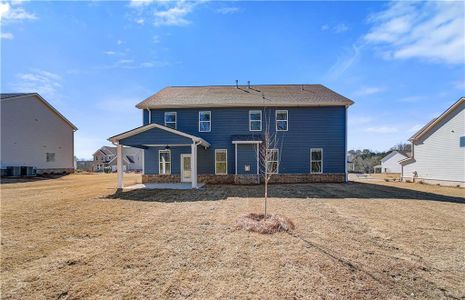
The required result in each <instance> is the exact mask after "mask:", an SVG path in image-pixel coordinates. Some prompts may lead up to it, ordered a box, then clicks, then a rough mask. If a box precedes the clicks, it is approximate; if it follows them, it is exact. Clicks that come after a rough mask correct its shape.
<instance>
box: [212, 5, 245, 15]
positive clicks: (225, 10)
mask: <svg viewBox="0 0 465 300" xmlns="http://www.w3.org/2000/svg"><path fill="white" fill-rule="evenodd" d="M240 11H241V9H240V8H239V7H234V6H230V7H221V8H218V9H217V10H216V12H217V13H219V14H222V15H231V14H237V13H238V12H240Z"/></svg>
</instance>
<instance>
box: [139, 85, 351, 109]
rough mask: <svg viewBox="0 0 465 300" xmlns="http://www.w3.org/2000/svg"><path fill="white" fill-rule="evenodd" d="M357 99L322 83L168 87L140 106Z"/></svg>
mask: <svg viewBox="0 0 465 300" xmlns="http://www.w3.org/2000/svg"><path fill="white" fill-rule="evenodd" d="M351 104H353V101H352V100H350V99H348V98H346V97H344V96H342V95H340V94H338V93H336V92H334V91H333V90H330V89H328V88H327V87H325V86H323V85H321V84H303V85H302V84H276V85H274V84H273V85H253V86H251V87H250V88H248V87H247V86H239V88H237V87H236V86H235V85H222V86H220V85H218V86H175V87H166V88H164V89H162V90H161V91H159V92H158V93H156V94H154V95H152V96H150V97H148V98H147V99H145V100H144V101H142V102H141V103H139V104H137V105H136V107H137V108H141V109H144V108H174V107H221V106H226V107H228V106H229V107H231V106H234V107H240V106H248V107H250V106H256V107H264V106H346V105H351Z"/></svg>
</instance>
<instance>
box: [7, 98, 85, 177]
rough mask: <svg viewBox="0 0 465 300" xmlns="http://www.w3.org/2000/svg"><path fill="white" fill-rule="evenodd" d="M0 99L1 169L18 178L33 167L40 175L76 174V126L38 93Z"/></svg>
mask: <svg viewBox="0 0 465 300" xmlns="http://www.w3.org/2000/svg"><path fill="white" fill-rule="evenodd" d="M0 98H1V117H2V118H1V119H2V120H1V134H2V135H1V167H2V169H4V170H5V169H7V170H5V171H6V172H8V173H9V174H8V175H18V176H19V175H30V174H26V172H28V171H27V170H28V169H32V168H35V169H36V170H37V173H38V174H45V173H47V174H62V173H71V172H73V171H74V132H75V131H76V130H77V128H76V126H74V125H73V124H72V123H71V122H70V121H68V119H66V118H65V117H64V116H63V115H62V114H61V113H60V112H58V111H57V110H56V109H55V108H54V107H53V106H52V105H50V103H48V102H47V101H46V100H45V99H44V98H42V97H41V96H40V95H39V94H37V93H14V94H1V97H0ZM27 167H30V168H27ZM2 173H4V172H2Z"/></svg>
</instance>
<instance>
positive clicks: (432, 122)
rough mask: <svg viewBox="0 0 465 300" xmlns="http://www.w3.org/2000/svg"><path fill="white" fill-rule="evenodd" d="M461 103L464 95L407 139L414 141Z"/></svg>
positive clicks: (464, 101)
mask: <svg viewBox="0 0 465 300" xmlns="http://www.w3.org/2000/svg"><path fill="white" fill-rule="evenodd" d="M462 104H465V97H461V98H460V99H459V100H457V101H456V102H455V103H454V104H452V105H451V106H450V107H449V108H448V109H447V110H446V111H444V112H443V113H442V114H441V115H440V116H439V117H437V118H435V119H433V120H431V121H430V122H428V123H427V124H426V125H425V126H423V127H422V128H421V129H420V130H418V131H417V132H416V133H415V134H414V135H412V136H411V137H410V138H409V141H411V142H414V141H417V140H418V139H420V138H421V137H422V136H424V135H425V134H427V133H428V132H430V131H431V130H433V129H434V128H435V127H436V126H437V125H438V124H440V123H441V121H442V120H444V119H445V118H447V116H449V115H450V114H451V113H452V112H454V111H455V110H456V109H458V108H459V107H460V106H461V105H462Z"/></svg>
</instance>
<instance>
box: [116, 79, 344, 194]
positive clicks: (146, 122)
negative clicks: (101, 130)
mask: <svg viewBox="0 0 465 300" xmlns="http://www.w3.org/2000/svg"><path fill="white" fill-rule="evenodd" d="M351 104H353V102H352V101H351V100H349V99H347V98H346V97H344V96H341V95H340V94H338V93H336V92H334V91H332V90H330V89H328V88H326V87H324V86H323V85H319V84H308V85H297V84H296V85H292V84H290V85H256V86H253V87H251V86H245V87H244V86H238V85H236V86H234V85H232V86H231V85H230V86H190V87H189V86H180V87H167V88H164V89H162V90H161V91H159V92H158V93H156V94H154V95H153V96H151V97H149V98H147V99H146V100H144V101H143V102H141V103H139V104H138V105H137V106H136V107H137V108H139V109H141V111H142V114H143V125H142V126H141V127H137V128H135V129H132V130H129V131H127V132H124V133H122V134H118V135H115V136H113V137H111V138H109V140H110V141H111V142H113V143H114V144H117V145H118V148H120V147H121V146H122V145H126V146H131V147H137V148H141V149H144V159H145V160H144V175H143V178H142V181H143V182H180V181H181V182H191V184H192V186H193V187H194V188H195V187H197V180H199V181H200V182H205V183H234V182H236V183H239V182H240V183H249V182H250V183H252V182H257V178H258V177H259V172H260V171H259V169H260V167H259V166H260V162H259V156H258V153H257V152H258V150H259V149H260V147H262V145H261V144H262V140H263V134H264V132H265V128H266V127H267V126H269V127H270V129H271V132H272V133H276V135H277V138H278V141H279V145H280V146H279V147H277V149H274V150H273V153H274V154H273V157H275V159H276V160H275V161H273V162H271V163H273V164H276V165H277V169H278V171H277V173H278V174H276V175H275V176H273V179H272V180H273V181H274V182H344V181H346V180H347V176H346V175H347V170H346V150H347V149H346V145H347V122H346V120H347V109H348V107H349V106H350V105H351ZM118 178H119V182H118V186H119V187H121V186H122V185H121V183H122V178H121V177H119V176H118Z"/></svg>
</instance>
